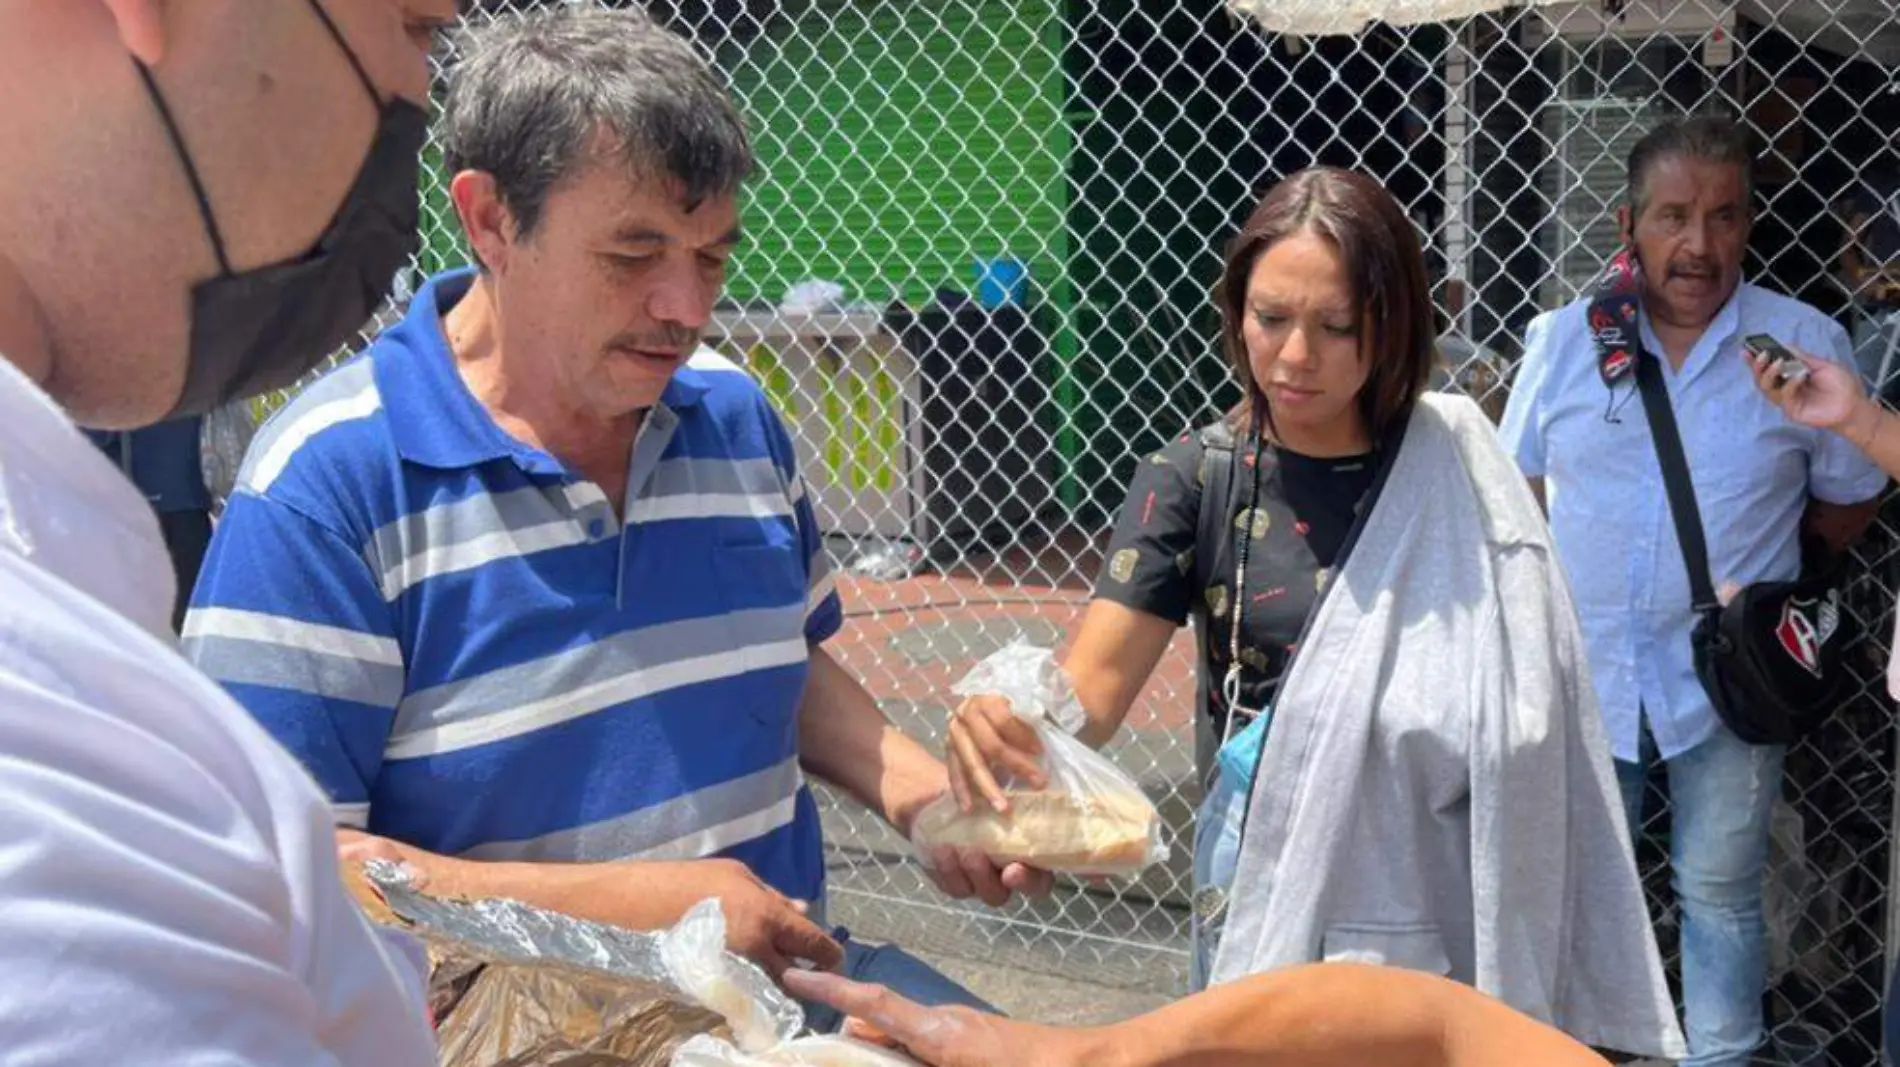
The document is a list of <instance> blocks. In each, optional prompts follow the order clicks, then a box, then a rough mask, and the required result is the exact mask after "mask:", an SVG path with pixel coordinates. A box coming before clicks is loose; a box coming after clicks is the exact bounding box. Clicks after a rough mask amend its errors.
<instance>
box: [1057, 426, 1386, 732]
mask: <svg viewBox="0 0 1900 1067" xmlns="http://www.w3.org/2000/svg"><path fill="white" fill-rule="evenodd" d="M1207 457H1208V451H1207V449H1206V447H1205V446H1204V445H1203V443H1202V440H1201V435H1200V434H1198V433H1195V434H1189V435H1188V436H1186V437H1183V438H1182V439H1181V440H1178V441H1176V442H1174V443H1173V444H1171V445H1169V446H1168V447H1167V448H1165V449H1163V450H1161V451H1160V452H1159V453H1156V454H1155V455H1153V456H1150V457H1149V458H1148V459H1147V460H1146V461H1144V462H1143V463H1142V464H1141V466H1140V468H1139V469H1138V470H1137V471H1136V472H1135V476H1134V479H1133V482H1132V484H1131V485H1130V487H1129V491H1128V499H1127V501H1126V502H1125V503H1124V504H1123V505H1122V512H1121V518H1120V519H1119V521H1117V523H1116V525H1115V533H1114V536H1113V537H1112V538H1111V539H1110V541H1109V547H1108V555H1107V557H1106V559H1105V560H1104V561H1103V566H1102V572H1101V574H1100V576H1099V577H1098V579H1097V581H1096V586H1095V595H1096V596H1098V597H1101V598H1103V599H1106V600H1112V601H1114V602H1116V603H1118V604H1122V605H1125V606H1127V607H1130V608H1133V609H1135V610H1136V611H1141V612H1145V613H1147V614H1150V615H1155V616H1158V617H1160V618H1163V619H1166V620H1168V621H1169V622H1172V623H1174V624H1176V625H1177V626H1178V625H1182V624H1184V623H1186V622H1187V620H1188V617H1189V614H1190V613H1192V614H1193V616H1194V617H1195V620H1196V622H1195V625H1196V626H1197V627H1199V628H1200V630H1201V633H1202V634H1203V635H1204V639H1203V640H1202V641H1201V642H1200V645H1201V650H1202V662H1201V663H1200V664H1199V667H1200V670H1201V672H1202V678H1203V681H1204V682H1206V683H1209V684H1207V685H1206V686H1205V687H1204V688H1205V690H1206V692H1207V695H1208V698H1209V713H1210V714H1212V715H1213V716H1214V719H1215V725H1216V727H1217V728H1220V727H1224V725H1225V720H1226V718H1227V709H1226V708H1225V707H1224V706H1222V696H1221V684H1220V683H1221V680H1222V679H1223V678H1224V677H1225V676H1226V673H1227V661H1228V657H1229V655H1230V653H1229V649H1230V648H1231V647H1232V645H1231V633H1232V630H1231V626H1232V620H1233V617H1234V609H1235V604H1236V597H1235V595H1234V591H1233V588H1232V587H1233V585H1234V577H1235V575H1234V571H1235V568H1236V566H1237V565H1238V551H1237V549H1238V546H1239V543H1240V542H1239V537H1238V536H1237V535H1239V534H1241V533H1242V532H1243V531H1244V532H1245V535H1246V536H1247V537H1248V538H1249V541H1248V544H1247V574H1246V579H1245V581H1244V582H1243V583H1242V586H1243V588H1242V590H1241V592H1240V597H1241V598H1244V604H1242V611H1241V620H1242V621H1241V628H1242V632H1241V642H1240V659H1241V667H1242V670H1241V678H1240V683H1241V701H1242V703H1243V704H1244V705H1245V706H1246V707H1249V708H1254V709H1258V708H1263V707H1266V706H1267V705H1268V704H1269V703H1270V702H1271V701H1272V697H1273V692H1274V689H1275V688H1276V687H1277V686H1278V684H1279V681H1280V677H1281V675H1282V674H1283V673H1284V672H1285V670H1286V667H1287V663H1288V661H1289V659H1290V655H1291V652H1292V651H1293V645H1294V643H1295V642H1297V641H1298V640H1299V638H1300V632H1301V630H1302V629H1304V627H1305V625H1306V618H1307V615H1308V614H1309V613H1310V612H1311V610H1312V608H1313V605H1314V603H1315V602H1316V601H1317V600H1318V599H1319V593H1320V591H1321V590H1323V589H1324V588H1325V584H1326V581H1327V579H1328V578H1329V577H1330V576H1331V573H1332V570H1333V568H1334V567H1336V566H1338V564H1339V562H1340V560H1339V558H1338V557H1339V554H1340V550H1341V547H1342V546H1343V545H1344V544H1345V541H1346V539H1347V536H1348V535H1349V533H1350V532H1351V530H1352V526H1353V522H1354V520H1355V518H1356V517H1357V513H1358V510H1359V509H1360V508H1361V507H1362V506H1363V504H1364V503H1365V502H1366V501H1367V500H1368V498H1369V493H1370V490H1371V488H1372V486H1373V483H1374V481H1375V478H1376V475H1377V463H1376V462H1374V458H1373V457H1372V456H1371V455H1366V456H1354V457H1350V458H1346V459H1314V458H1311V457H1308V456H1303V455H1299V454H1297V453H1293V452H1288V451H1284V450H1278V449H1274V448H1273V447H1271V446H1268V447H1266V448H1265V449H1263V450H1262V451H1261V453H1260V456H1259V464H1258V467H1257V473H1258V482H1259V484H1258V501H1257V504H1255V506H1252V507H1250V506H1249V504H1250V502H1251V501H1252V500H1253V498H1254V491H1255V486H1254V477H1255V474H1256V465H1255V455H1254V450H1253V447H1252V445H1251V443H1250V442H1246V441H1243V442H1242V443H1241V445H1240V448H1239V451H1238V453H1237V454H1236V457H1235V458H1236V460H1237V465H1236V467H1235V469H1234V480H1233V495H1232V499H1231V500H1229V501H1228V502H1227V503H1226V506H1225V508H1224V513H1225V520H1226V521H1225V522H1223V523H1222V524H1221V529H1223V530H1224V531H1226V534H1227V536H1226V537H1225V538H1224V539H1223V541H1222V543H1221V544H1220V546H1219V547H1218V550H1217V551H1216V552H1215V553H1213V556H1214V558H1213V559H1202V558H1200V556H1201V555H1202V554H1203V553H1201V552H1199V551H1197V548H1196V546H1195V539H1196V534H1197V531H1198V529H1199V523H1200V507H1201V495H1202V489H1203V488H1204V486H1205V485H1206V483H1207V470H1206V468H1205V466H1204V465H1205V463H1206V462H1207Z"/></svg>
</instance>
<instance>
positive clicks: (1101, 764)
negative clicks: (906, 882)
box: [911, 640, 1168, 875]
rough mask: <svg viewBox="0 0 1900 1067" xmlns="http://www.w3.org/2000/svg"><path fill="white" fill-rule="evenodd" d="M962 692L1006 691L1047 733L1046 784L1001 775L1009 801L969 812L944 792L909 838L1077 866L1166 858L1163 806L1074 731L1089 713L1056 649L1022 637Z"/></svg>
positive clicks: (1014, 706) (1053, 867)
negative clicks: (1004, 808)
mask: <svg viewBox="0 0 1900 1067" xmlns="http://www.w3.org/2000/svg"><path fill="white" fill-rule="evenodd" d="M951 692H953V693H954V694H956V695H957V696H959V697H971V696H982V695H990V696H1000V697H1003V698H1005V699H1007V700H1008V701H1009V703H1010V709H1011V710H1012V711H1014V712H1015V714H1016V717H1017V718H1019V719H1022V720H1023V721H1024V722H1026V723H1028V724H1029V725H1030V727H1032V728H1033V729H1034V730H1035V731H1036V736H1037V737H1038V738H1040V739H1041V741H1042V749H1043V757H1042V760H1043V766H1042V769H1043V773H1044V775H1045V777H1046V778H1047V780H1048V784H1047V786H1045V787H1044V788H1043V789H1040V790H1032V789H1030V788H1029V787H1028V786H1027V785H1026V784H1023V783H1020V782H1017V781H1015V780H1013V779H1011V778H1009V777H1008V776H1002V777H999V779H998V784H999V785H1001V786H1002V787H1003V791H1004V793H1005V794H1006V795H1007V796H1008V797H1009V802H1010V811H1009V813H1008V814H998V813H997V812H994V811H991V810H989V809H987V808H985V809H983V810H979V811H976V812H973V813H966V812H964V811H963V810H962V809H961V808H959V807H958V806H957V802H956V798H955V797H952V796H948V795H946V796H943V797H941V798H939V799H938V800H936V801H935V802H933V803H932V804H930V805H929V806H928V807H926V808H924V810H923V811H921V812H919V813H918V815H917V819H916V821H915V822H914V823H913V824H912V826H911V843H912V844H913V845H915V846H916V847H917V848H918V849H919V850H920V851H923V852H926V853H927V852H929V851H931V850H934V849H936V848H940V847H944V846H952V847H962V848H974V849H977V850H979V851H981V852H983V853H984V854H986V855H988V856H989V857H990V858H991V859H993V860H998V861H1001V862H1006V863H1025V864H1028V865H1029V866H1032V867H1037V868H1040V869H1042V870H1045V871H1059V872H1062V873H1065V874H1079V875H1128V874H1136V873H1138V872H1140V871H1142V870H1144V869H1146V868H1148V867H1150V866H1153V865H1154V864H1157V863H1161V862H1164V861H1166V859H1167V858H1168V847H1167V844H1166V842H1165V841H1164V840H1163V839H1162V824H1161V816H1160V814H1159V813H1158V812H1157V811H1156V810H1155V806H1154V802H1153V801H1151V800H1149V799H1148V797H1147V795H1146V794H1144V793H1143V792H1142V791H1141V786H1140V785H1138V784H1137V783H1136V782H1135V780H1134V779H1133V778H1131V777H1130V776H1129V775H1128V772H1126V771H1124V770H1122V769H1121V768H1120V767H1117V766H1116V765H1115V764H1114V762H1113V761H1111V760H1110V759H1109V758H1108V757H1106V756H1104V755H1102V754H1101V753H1099V752H1097V751H1095V750H1094V749H1092V748H1090V747H1089V746H1087V745H1085V744H1083V743H1082V742H1081V741H1078V740H1076V739H1075V737H1074V734H1075V732H1076V731H1078V730H1080V729H1081V727H1082V723H1083V722H1084V720H1085V718H1086V715H1085V713H1084V712H1083V710H1082V706H1081V704H1080V703H1079V702H1078V701H1077V700H1076V698H1075V693H1074V690H1073V689H1072V688H1071V687H1070V685H1069V680H1068V677H1067V675H1065V674H1064V673H1063V671H1062V668H1061V667H1060V666H1058V665H1057V664H1056V661H1055V653H1054V652H1053V651H1051V650H1049V649H1046V648H1038V647H1036V646H1034V645H1031V644H1029V643H1028V642H1025V641H1022V640H1018V641H1015V642H1013V643H1012V644H1010V645H1009V646H1008V647H1006V648H1004V649H1002V650H1001V651H999V652H997V653H995V654H994V655H992V656H990V657H989V658H988V659H986V660H984V661H983V662H981V663H979V664H977V665H976V667H975V668H974V669H972V670H971V671H970V673H969V674H968V675H966V676H964V678H963V680H962V681H960V682H958V683H957V684H956V685H955V686H953V687H952V689H951Z"/></svg>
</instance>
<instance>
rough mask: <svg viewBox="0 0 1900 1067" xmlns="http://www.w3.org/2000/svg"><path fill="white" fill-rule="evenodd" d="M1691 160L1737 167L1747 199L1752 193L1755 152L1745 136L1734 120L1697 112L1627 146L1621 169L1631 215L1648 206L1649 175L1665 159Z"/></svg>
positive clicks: (1639, 215) (1751, 196)
mask: <svg viewBox="0 0 1900 1067" xmlns="http://www.w3.org/2000/svg"><path fill="white" fill-rule="evenodd" d="M1671 159H1692V160H1696V161H1698V162H1702V163H1716V164H1721V165H1723V166H1730V167H1740V168H1741V170H1742V184H1743V186H1744V187H1745V188H1746V189H1747V190H1748V196H1749V199H1750V200H1751V201H1752V200H1753V199H1754V196H1755V153H1754V151H1753V150H1751V149H1750V148H1749V146H1748V135H1747V134H1746V133H1744V132H1742V128H1741V127H1740V126H1737V125H1736V124H1735V123H1734V122H1731V121H1730V120H1728V119H1726V118H1723V117H1722V116H1720V115H1697V116H1695V117H1694V118H1687V119H1671V120H1669V121H1668V122H1665V123H1663V124H1662V125H1660V126H1658V127H1656V128H1655V129H1653V130H1651V131H1649V132H1648V133H1646V134H1644V135H1643V139H1642V140H1640V141H1638V142H1636V147H1634V148H1631V149H1630V155H1629V161H1628V163H1627V164H1626V166H1625V168H1624V178H1625V181H1626V182H1627V183H1628V188H1627V189H1626V190H1625V191H1624V198H1625V199H1626V200H1627V201H1628V203H1629V206H1630V214H1631V215H1633V216H1635V217H1637V218H1641V217H1642V214H1643V211H1644V209H1646V208H1648V207H1649V176H1650V174H1652V173H1653V172H1654V171H1655V169H1656V167H1657V166H1658V165H1660V164H1661V163H1663V162H1664V161H1666V160H1671Z"/></svg>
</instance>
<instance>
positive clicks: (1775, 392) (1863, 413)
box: [1744, 350, 1880, 444]
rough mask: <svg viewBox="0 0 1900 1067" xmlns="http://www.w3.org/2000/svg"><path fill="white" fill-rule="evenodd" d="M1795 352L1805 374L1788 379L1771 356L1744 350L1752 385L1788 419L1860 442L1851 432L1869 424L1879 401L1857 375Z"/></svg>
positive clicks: (1877, 414) (1830, 363)
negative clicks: (1750, 371) (1763, 356)
mask: <svg viewBox="0 0 1900 1067" xmlns="http://www.w3.org/2000/svg"><path fill="white" fill-rule="evenodd" d="M1791 351H1792V350H1791ZM1795 355H1796V356H1797V357H1798V358H1799V359H1800V360H1801V362H1802V363H1803V364H1805V365H1806V366H1807V368H1808V376H1807V378H1805V379H1803V380H1801V381H1793V382H1789V381H1783V380H1782V378H1781V373H1780V371H1779V369H1778V367H1777V363H1776V361H1775V360H1772V359H1761V360H1757V359H1755V358H1754V356H1753V354H1752V353H1747V352H1744V357H1745V358H1747V359H1748V361H1749V369H1750V370H1752V371H1754V372H1755V386H1756V387H1757V388H1759V389H1760V390H1761V392H1762V395H1763V396H1765V397H1767V398H1768V401H1769V402H1770V403H1772V404H1774V405H1775V406H1776V407H1778V408H1780V409H1781V410H1782V413H1783V414H1785V415H1787V416H1788V419H1789V420H1790V421H1791V422H1794V423H1796V424H1797V425H1801V426H1807V427H1811V428H1813V429H1816V430H1828V431H1831V432H1833V433H1838V434H1840V435H1842V436H1844V437H1846V438H1847V439H1848V440H1850V441H1853V442H1855V443H1856V444H1860V442H1861V440H1862V438H1861V437H1856V436H1855V434H1856V433H1857V432H1858V431H1860V430H1862V429H1863V428H1866V427H1870V426H1871V424H1872V421H1873V420H1875V419H1877V418H1878V417H1879V414H1880V410H1879V405H1877V404H1875V403H1874V402H1873V401H1872V400H1870V399H1868V397H1867V387H1866V385H1864V384H1863V383H1862V382H1861V380H1860V375H1859V374H1858V373H1856V372H1855V371H1854V370H1853V369H1851V368H1849V367H1846V366H1843V365H1841V364H1839V363H1836V362H1834V361H1833V360H1827V359H1816V358H1815V357H1813V356H1810V355H1808V354H1807V353H1806V352H1800V351H1795Z"/></svg>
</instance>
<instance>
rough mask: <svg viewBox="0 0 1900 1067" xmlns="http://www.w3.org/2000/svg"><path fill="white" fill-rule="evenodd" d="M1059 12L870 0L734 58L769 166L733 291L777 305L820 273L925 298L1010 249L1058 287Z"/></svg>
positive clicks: (877, 295)
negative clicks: (787, 292)
mask: <svg viewBox="0 0 1900 1067" xmlns="http://www.w3.org/2000/svg"><path fill="white" fill-rule="evenodd" d="M1059 18H1060V16H1059V13H1058V12H1057V11H1056V10H1055V7H1054V5H1053V4H1052V3H1051V2H1050V0H989V2H986V3H982V4H975V5H972V4H968V3H947V2H941V0H921V2H918V0H913V2H910V3H906V4H903V5H901V6H899V5H891V4H883V3H877V2H875V0H866V3H865V4H864V5H862V6H861V7H859V8H856V9H851V8H847V9H845V10H835V11H824V12H815V13H812V14H809V15H806V16H804V17H803V18H800V19H798V20H796V21H792V22H788V23H785V24H782V25H780V26H778V27H776V28H775V29H774V30H773V31H772V32H771V33H770V34H769V35H768V36H765V37H762V38H760V39H759V40H757V41H755V42H753V43H752V44H751V45H750V46H748V48H747V49H746V50H745V52H744V53H742V54H736V55H733V56H729V57H727V63H726V66H727V68H728V69H729V70H730V71H731V72H732V77H733V82H734V88H735V90H736V91H737V93H738V95H739V96H740V99H741V102H742V107H743V108H744V110H745V112H746V117H747V119H748V121H749V123H750V125H751V129H752V132H753V137H754V139H755V141H756V142H757V146H758V152H759V157H760V163H761V166H762V170H763V173H762V174H761V175H760V177H759V178H758V179H756V180H755V181H754V183H753V185H752V188H751V190H750V196H749V203H748V205H747V209H746V219H747V242H748V243H747V246H746V248H745V249H744V250H743V251H742V253H741V254H740V257H739V260H738V262H737V264H736V266H735V270H734V273H733V276H732V284H731V290H732V294H733V295H734V296H735V297H737V298H739V299H742V300H743V299H765V300H771V301H776V300H777V299H778V298H779V297H780V296H782V295H783V293H784V292H785V290H786V288H787V287H788V286H790V285H792V284H794V283H796V282H798V281H800V280H803V279H807V278H823V279H827V280H832V281H838V282H842V283H843V284H844V285H845V286H846V288H847V289H849V290H850V292H851V294H852V295H853V296H854V297H857V298H861V299H866V300H871V301H874V302H880V303H881V302H884V301H887V300H889V299H891V298H893V297H902V298H903V299H905V300H908V301H911V302H913V303H922V302H924V301H927V300H928V299H929V298H930V297H931V295H932V293H933V292H934V291H935V290H936V289H938V288H939V287H946V286H947V287H954V288H959V289H967V288H968V287H969V285H970V265H971V263H972V262H973V261H974V260H976V259H978V258H988V257H991V256H996V255H1004V254H1008V255H1014V256H1016V257H1018V258H1020V259H1022V260H1024V261H1026V262H1029V263H1030V264H1031V267H1032V270H1033V272H1034V274H1035V275H1036V277H1037V279H1038V281H1039V282H1041V283H1042V284H1043V285H1044V286H1051V284H1052V283H1055V284H1056V285H1057V286H1058V287H1059V283H1060V275H1061V274H1062V267H1063V265H1064V263H1065V261H1066V257H1067V247H1066V238H1065V234H1064V232H1063V229H1064V220H1065V215H1066V207H1065V199H1066V198H1065V195H1064V193H1065V182H1066V176H1065V169H1066V166H1067V159H1066V155H1067V143H1068V139H1067V131H1066V130H1064V129H1062V128H1061V122H1062V116H1061V110H1060V109H1061V101H1062V91H1063V87H1062V70H1061V57H1060V49H1061V46H1062V33H1061V24H1060V21H1059Z"/></svg>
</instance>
